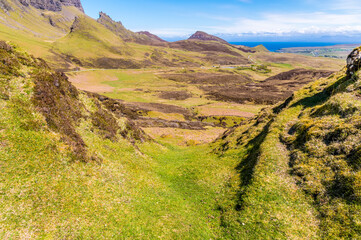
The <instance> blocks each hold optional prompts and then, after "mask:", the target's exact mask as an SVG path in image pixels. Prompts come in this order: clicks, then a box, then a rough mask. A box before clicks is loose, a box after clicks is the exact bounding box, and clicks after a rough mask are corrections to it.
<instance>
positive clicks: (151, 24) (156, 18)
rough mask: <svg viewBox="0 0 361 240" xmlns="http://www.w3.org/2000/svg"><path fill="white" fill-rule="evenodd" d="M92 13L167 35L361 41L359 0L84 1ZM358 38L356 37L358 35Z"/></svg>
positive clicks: (88, 11) (235, 38)
mask: <svg viewBox="0 0 361 240" xmlns="http://www.w3.org/2000/svg"><path fill="white" fill-rule="evenodd" d="M82 3H83V6H84V9H85V12H86V13H87V14H88V15H90V16H91V17H93V18H97V17H98V12H99V11H103V12H105V13H107V14H108V15H110V16H111V17H112V18H113V19H114V20H117V21H121V22H122V23H123V24H124V26H125V27H127V28H128V29H130V30H132V31H141V30H147V31H150V32H152V33H154V34H157V35H159V36H161V37H163V38H165V39H168V40H173V39H174V40H176V39H182V38H184V37H186V36H189V35H190V34H192V33H193V32H195V31H197V30H202V31H205V32H208V33H211V34H215V35H218V36H221V37H224V38H225V39H227V40H229V41H266V40H269V41H326V42H357V40H358V39H360V40H361V1H360V0H343V1H340V0H318V1H317V0H304V1H297V0H223V1H216V0H193V1H191V0H183V1H175V0H168V1H165V0H152V1H149V0H132V1H124V0H102V1H96V0H82ZM356 38H358V39H356Z"/></svg>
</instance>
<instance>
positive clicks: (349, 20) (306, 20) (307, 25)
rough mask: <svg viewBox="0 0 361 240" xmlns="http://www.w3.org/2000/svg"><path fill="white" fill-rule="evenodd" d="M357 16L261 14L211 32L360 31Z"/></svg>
mask: <svg viewBox="0 0 361 240" xmlns="http://www.w3.org/2000/svg"><path fill="white" fill-rule="evenodd" d="M360 29H361V22H360V16H359V14H332V13H325V12H313V13H285V14H273V13H267V14H263V15H262V16H261V17H260V18H258V19H251V18H239V19H234V21H233V24H231V25H228V26H219V27H218V26H217V27H213V32H221V33H229V34H230V33H232V34H234V33H265V32H272V33H277V34H283V33H289V32H299V33H320V32H339V33H340V32H343V31H360Z"/></svg>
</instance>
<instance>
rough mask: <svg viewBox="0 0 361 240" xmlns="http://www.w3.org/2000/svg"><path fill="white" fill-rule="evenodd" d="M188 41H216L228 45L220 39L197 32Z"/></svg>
mask: <svg viewBox="0 0 361 240" xmlns="http://www.w3.org/2000/svg"><path fill="white" fill-rule="evenodd" d="M188 40H201V41H217V42H221V43H224V44H228V42H227V41H225V40H223V39H222V38H219V37H216V36H213V35H210V34H208V33H206V32H202V31H197V32H196V33H194V34H193V35H192V36H190V37H189V38H188Z"/></svg>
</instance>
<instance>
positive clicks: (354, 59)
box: [347, 47, 361, 76]
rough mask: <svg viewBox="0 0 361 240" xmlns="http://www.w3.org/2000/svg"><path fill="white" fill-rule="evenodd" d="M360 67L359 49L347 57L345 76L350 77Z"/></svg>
mask: <svg viewBox="0 0 361 240" xmlns="http://www.w3.org/2000/svg"><path fill="white" fill-rule="evenodd" d="M360 67H361V47H358V48H356V49H354V50H353V51H352V52H351V53H350V55H348V57H347V75H348V76H352V75H353V74H355V73H356V72H357V71H358V70H359V69H360Z"/></svg>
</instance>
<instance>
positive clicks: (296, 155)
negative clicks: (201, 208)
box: [215, 64, 361, 239]
mask: <svg viewBox="0 0 361 240" xmlns="http://www.w3.org/2000/svg"><path fill="white" fill-rule="evenodd" d="M349 65H350V66H352V67H353V66H354V65H353V64H349ZM355 66H356V65H355ZM345 70H346V69H344V70H342V71H341V72H339V73H337V74H334V75H332V76H331V77H329V78H328V79H320V80H317V81H315V82H314V83H312V84H310V85H308V86H306V87H304V88H303V89H301V90H300V91H298V92H296V93H294V95H293V96H292V97H291V98H289V99H287V100H286V101H285V102H284V103H283V104H281V105H279V106H277V107H275V108H274V109H272V110H264V111H263V112H262V113H261V114H260V115H259V116H258V117H257V118H255V119H253V120H251V121H249V122H248V123H247V124H245V125H242V126H239V127H237V128H235V129H233V130H231V131H229V132H228V133H226V134H225V135H224V136H223V137H222V138H221V139H220V140H219V141H218V142H217V144H216V150H215V152H216V153H218V154H219V155H220V156H223V157H224V158H225V159H229V158H234V157H237V158H239V166H238V168H237V169H238V177H235V178H234V179H232V180H231V181H230V184H229V185H230V187H229V188H228V190H225V193H224V194H225V195H227V196H228V197H229V199H228V200H227V201H224V202H223V203H222V204H221V206H220V207H221V208H222V209H223V210H222V211H223V215H222V219H223V225H224V226H226V227H227V229H228V231H230V232H231V234H230V236H232V238H240V239H271V238H272V239H275V238H277V239H317V238H322V239H359V238H360V234H361V225H360V220H361V219H360V216H361V215H360V213H361V205H360V203H361V202H360V193H361V190H360V186H361V178H360V174H361V172H360V138H361V135H360V133H361V128H360V112H361V108H360V107H361V102H360V99H359V95H360V87H359V86H360V83H361V80H360V78H359V73H358V72H356V73H355V74H353V75H350V74H349V75H346V71H345ZM353 72H355V69H353ZM233 186H234V187H235V188H234V187H233ZM235 189H237V190H236V191H235ZM231 229H232V231H231Z"/></svg>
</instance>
